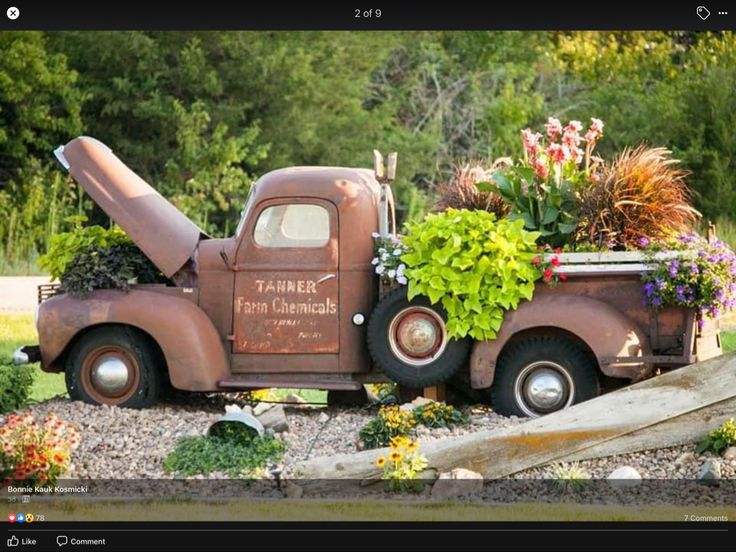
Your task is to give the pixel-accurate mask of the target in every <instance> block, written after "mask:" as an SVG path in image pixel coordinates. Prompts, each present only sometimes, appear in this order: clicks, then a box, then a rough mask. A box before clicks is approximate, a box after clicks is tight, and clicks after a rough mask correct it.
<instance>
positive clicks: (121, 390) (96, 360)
mask: <svg viewBox="0 0 736 552" xmlns="http://www.w3.org/2000/svg"><path fill="white" fill-rule="evenodd" d="M66 388H67V391H68V392H69V396H70V397H71V398H72V399H73V400H81V401H84V402H86V403H90V404H109V405H117V406H122V407H128V408H146V407H148V406H151V405H152V404H154V403H155V402H156V400H157V399H158V395H159V392H160V389H161V373H160V371H159V366H158V362H157V355H156V354H155V350H154V348H153V347H152V346H151V344H150V343H149V342H148V340H147V339H146V338H145V337H144V336H143V335H141V334H140V333H139V332H138V331H136V330H135V329H133V328H129V327H127V326H103V327H100V328H95V329H92V330H90V331H89V332H88V333H86V334H85V335H83V336H82V337H81V338H80V339H79V340H78V341H77V342H76V343H75V344H74V345H73V347H72V349H71V351H70V352H69V356H68V358H67V362H66Z"/></svg>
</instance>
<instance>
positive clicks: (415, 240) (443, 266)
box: [402, 209, 541, 340]
mask: <svg viewBox="0 0 736 552" xmlns="http://www.w3.org/2000/svg"><path fill="white" fill-rule="evenodd" d="M407 229H408V232H407V235H406V237H405V238H404V243H405V245H406V246H407V247H408V249H409V252H408V253H406V254H405V255H404V256H402V260H403V261H404V262H405V263H406V265H407V267H408V268H407V269H406V275H407V278H408V279H409V289H408V297H409V299H412V298H413V297H416V296H417V295H424V296H427V297H428V298H429V300H430V301H431V302H432V303H433V304H435V303H439V302H441V304H442V306H443V307H444V309H445V310H446V311H447V315H448V320H447V333H448V335H449V336H450V337H452V338H464V337H466V336H468V335H470V336H472V337H473V338H475V339H479V340H487V339H494V338H495V337H496V333H497V332H498V330H499V328H500V327H501V323H502V321H503V316H504V312H505V311H506V310H509V309H515V308H517V307H518V305H519V302H520V301H521V300H522V299H526V300H531V298H532V295H533V293H534V282H535V281H536V280H537V279H539V278H540V276H541V274H540V272H539V270H538V269H537V268H536V267H535V266H534V265H533V264H532V260H533V259H534V258H535V257H536V256H537V254H538V253H537V248H536V240H537V238H538V237H539V232H529V231H526V230H524V221H523V220H509V219H501V220H496V216H495V215H494V214H493V213H489V212H486V211H469V210H464V209H463V210H457V209H448V210H446V211H443V212H442V213H438V214H430V215H427V217H425V219H424V220H423V221H422V222H419V223H414V224H409V225H408V226H407Z"/></svg>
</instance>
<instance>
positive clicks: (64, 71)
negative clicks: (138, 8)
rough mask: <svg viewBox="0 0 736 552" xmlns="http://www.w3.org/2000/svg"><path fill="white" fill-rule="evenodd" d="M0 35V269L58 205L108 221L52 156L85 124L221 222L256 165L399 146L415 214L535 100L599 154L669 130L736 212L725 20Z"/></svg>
mask: <svg viewBox="0 0 736 552" xmlns="http://www.w3.org/2000/svg"><path fill="white" fill-rule="evenodd" d="M0 54H1V55H0V210H2V212H3V213H6V216H3V217H2V218H1V219H0V258H2V259H3V260H2V261H0V262H2V263H3V264H2V265H1V266H0V271H3V269H5V271H7V270H8V267H9V265H10V264H11V263H18V262H22V261H28V260H29V259H33V258H34V257H35V256H36V255H38V254H43V253H44V252H45V251H46V249H47V247H48V240H49V236H50V235H51V234H53V233H55V232H58V231H63V230H66V229H68V228H69V226H70V223H65V222H64V220H65V218H66V217H68V216H69V215H72V214H86V215H87V216H88V217H89V218H90V221H91V222H92V223H96V224H102V225H107V223H108V221H107V219H106V217H105V216H104V215H103V214H102V213H101V212H99V210H97V209H96V208H95V207H94V206H93V204H92V202H91V201H90V200H89V199H86V198H84V197H83V196H81V194H80V193H79V191H78V189H77V188H76V186H75V185H73V184H72V183H71V182H70V181H69V180H68V178H67V177H66V176H65V175H64V174H63V172H62V171H60V170H59V168H58V166H57V165H56V163H55V161H54V160H53V157H52V155H51V150H52V149H53V148H54V147H56V146H57V145H59V144H61V143H64V142H66V141H67V140H69V139H70V138H72V137H74V136H77V135H79V134H81V133H84V134H88V135H91V136H95V137H97V138H99V139H101V140H102V141H104V142H106V143H107V144H108V145H110V146H111V147H112V148H113V149H114V150H115V151H116V153H117V154H118V155H120V157H121V158H122V159H123V160H125V162H126V163H127V164H129V165H130V166H131V167H132V168H134V170H135V171H136V172H138V173H139V174H140V175H141V176H143V177H144V178H145V179H147V180H148V181H149V182H151V183H152V184H153V185H154V186H155V187H156V188H157V189H159V190H160V191H161V192H162V193H163V194H164V195H166V196H167V197H169V198H170V199H171V200H172V201H173V202H174V203H175V204H176V205H177V206H178V207H179V208H181V209H182V210H183V211H185V212H186V213H187V214H188V215H189V216H191V217H192V218H193V219H194V220H195V221H196V222H198V223H199V224H201V225H202V226H203V227H205V228H206V229H207V230H208V231H210V232H212V233H213V234H215V235H225V234H228V233H231V232H232V230H233V227H234V225H235V224H236V222H237V216H238V212H239V210H240V208H241V206H242V203H243V198H244V197H245V195H246V193H247V191H248V188H249V186H250V183H251V182H252V181H253V179H254V178H256V177H257V176H258V175H261V174H263V173H265V172H266V171H268V170H271V169H274V168H278V167H283V166H287V165H303V164H339V165H353V166H370V163H371V150H372V149H373V148H374V147H377V148H379V149H381V150H383V151H389V150H394V149H395V150H398V151H399V152H400V154H401V155H400V163H399V178H398V181H397V183H396V192H397V196H398V202H399V207H400V214H401V215H403V216H404V217H405V218H414V217H416V216H418V215H420V214H421V213H422V212H423V211H424V210H425V209H426V207H427V206H428V205H429V204H431V201H432V200H433V195H434V188H435V186H437V185H438V184H441V183H443V182H447V181H449V180H450V179H451V176H452V173H453V170H454V167H455V164H456V163H457V162H461V161H472V160H476V159H481V158H482V159H487V160H493V159H495V158H497V157H500V156H506V155H512V156H519V155H520V154H521V149H520V141H519V134H518V133H519V129H521V128H524V127H527V126H530V127H538V126H539V125H540V124H541V123H542V122H543V121H544V120H545V119H546V117H547V116H548V115H555V116H557V117H560V118H563V119H565V120H568V119H573V118H574V119H579V120H585V121H587V120H588V119H589V118H590V117H591V116H596V117H600V118H601V119H603V120H604V121H605V122H606V123H607V132H606V137H605V138H604V140H603V141H602V142H601V144H600V150H601V154H602V155H604V156H605V157H608V156H610V154H611V153H612V152H613V151H615V150H620V149H621V148H622V147H623V146H625V145H631V146H636V145H637V144H639V143H640V142H642V141H645V142H647V143H649V144H651V145H662V146H666V147H668V148H669V149H671V150H672V151H673V155H674V157H676V158H681V159H682V160H683V161H684V163H685V168H687V169H688V170H690V171H691V172H692V175H691V176H690V178H689V182H690V184H691V185H692V186H693V188H694V190H695V192H696V196H695V201H696V207H697V208H698V209H699V210H701V211H702V212H703V213H704V215H705V216H706V217H708V218H711V219H716V218H718V217H727V216H729V215H730V213H732V212H734V211H736V185H735V184H736V182H734V179H736V176H734V175H736V134H735V133H734V132H733V129H734V128H736V93H735V92H734V91H735V90H736V37H735V36H734V34H733V33H731V32H728V33H719V34H708V33H695V32H667V33H664V32H402V33H373V32H362V33H346V32H345V33H343V32H299V33H291V32H226V33H221V32H218V33H208V32H177V33H165V32H46V33H41V32H6V33H2V34H0ZM726 224H727V220H726V219H724V224H723V225H722V226H726Z"/></svg>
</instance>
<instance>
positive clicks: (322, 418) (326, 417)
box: [317, 412, 330, 424]
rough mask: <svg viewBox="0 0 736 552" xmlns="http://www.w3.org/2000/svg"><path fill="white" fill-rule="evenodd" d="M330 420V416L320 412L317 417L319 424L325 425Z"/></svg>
mask: <svg viewBox="0 0 736 552" xmlns="http://www.w3.org/2000/svg"><path fill="white" fill-rule="evenodd" d="M329 419H330V415H329V414H328V413H327V412H321V413H320V415H319V416H317V421H318V422H319V423H321V424H324V423H326V422H327V421H328V420H329Z"/></svg>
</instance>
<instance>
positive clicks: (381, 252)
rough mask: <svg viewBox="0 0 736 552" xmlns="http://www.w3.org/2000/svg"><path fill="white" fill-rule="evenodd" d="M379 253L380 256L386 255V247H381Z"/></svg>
mask: <svg viewBox="0 0 736 552" xmlns="http://www.w3.org/2000/svg"><path fill="white" fill-rule="evenodd" d="M378 253H379V254H380V255H383V254H384V253H386V248H385V247H381V248H380V249H379V250H378Z"/></svg>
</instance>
